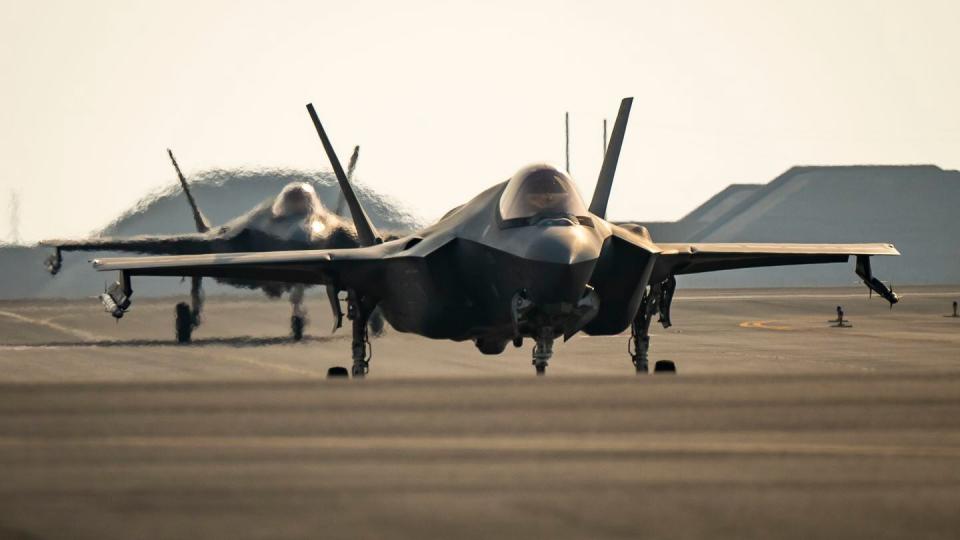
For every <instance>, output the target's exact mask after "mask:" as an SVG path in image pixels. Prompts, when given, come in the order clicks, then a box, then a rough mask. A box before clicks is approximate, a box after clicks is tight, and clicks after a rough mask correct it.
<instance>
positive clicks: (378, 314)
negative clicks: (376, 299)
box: [367, 308, 386, 337]
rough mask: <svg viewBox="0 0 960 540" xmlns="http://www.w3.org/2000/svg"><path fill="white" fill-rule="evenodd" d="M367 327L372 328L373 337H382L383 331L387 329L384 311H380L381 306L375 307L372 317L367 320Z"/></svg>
mask: <svg viewBox="0 0 960 540" xmlns="http://www.w3.org/2000/svg"><path fill="white" fill-rule="evenodd" d="M367 328H369V329H370V333H371V334H373V337H380V336H382V335H383V332H384V330H385V329H386V323H385V322H384V320H383V312H382V311H380V308H376V309H374V310H373V313H371V314H370V319H369V320H367Z"/></svg>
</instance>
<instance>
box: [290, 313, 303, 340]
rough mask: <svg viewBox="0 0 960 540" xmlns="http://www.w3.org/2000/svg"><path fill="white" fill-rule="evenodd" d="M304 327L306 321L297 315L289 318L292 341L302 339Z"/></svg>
mask: <svg viewBox="0 0 960 540" xmlns="http://www.w3.org/2000/svg"><path fill="white" fill-rule="evenodd" d="M304 326H306V321H305V320H304V319H303V317H301V316H299V315H294V316H292V317H290V330H291V332H293V340H294V341H300V340H301V339H303V328H304Z"/></svg>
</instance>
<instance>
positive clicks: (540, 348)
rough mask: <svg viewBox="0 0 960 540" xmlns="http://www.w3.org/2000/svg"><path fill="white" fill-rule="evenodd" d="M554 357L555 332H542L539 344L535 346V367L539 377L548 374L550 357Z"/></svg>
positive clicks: (547, 330)
mask: <svg viewBox="0 0 960 540" xmlns="http://www.w3.org/2000/svg"><path fill="white" fill-rule="evenodd" d="M552 356H553V330H552V329H550V328H546V329H544V330H542V331H541V332H540V335H539V336H538V337H537V343H536V345H534V346H533V362H532V363H533V367H534V369H535V370H536V372H537V375H538V376H541V375H546V374H547V364H548V363H549V362H550V357H552Z"/></svg>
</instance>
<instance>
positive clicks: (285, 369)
mask: <svg viewBox="0 0 960 540" xmlns="http://www.w3.org/2000/svg"><path fill="white" fill-rule="evenodd" d="M223 359H226V360H229V361H231V362H243V363H245V364H250V365H251V366H256V367H259V368H263V369H268V370H271V371H278V372H282V373H294V374H296V375H305V376H307V377H325V376H326V373H317V372H315V371H309V370H306V369H300V368H296V367H293V366H287V365H284V364H271V363H270V362H264V361H262V360H255V359H253V358H249V357H244V356H237V355H232V354H228V355H227V356H226V357H224V358H223Z"/></svg>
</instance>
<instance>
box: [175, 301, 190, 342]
mask: <svg viewBox="0 0 960 540" xmlns="http://www.w3.org/2000/svg"><path fill="white" fill-rule="evenodd" d="M176 314H177V318H176V322H175V325H174V329H175V330H176V332H177V343H190V337H191V334H192V333H193V314H192V313H191V312H190V305H189V304H187V303H186V302H180V303H179V304H177V308H176Z"/></svg>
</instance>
